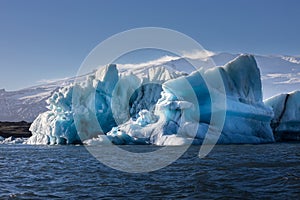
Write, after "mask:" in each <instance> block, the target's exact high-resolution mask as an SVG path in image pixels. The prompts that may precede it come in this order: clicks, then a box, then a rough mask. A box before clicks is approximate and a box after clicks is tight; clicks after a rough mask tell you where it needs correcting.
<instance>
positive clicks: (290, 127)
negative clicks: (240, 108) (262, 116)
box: [265, 91, 300, 141]
mask: <svg viewBox="0 0 300 200" xmlns="http://www.w3.org/2000/svg"><path fill="white" fill-rule="evenodd" d="M265 104H266V105H268V106H270V107H272V109H273V111H274V117H273V119H272V121H271V127H272V129H273V132H274V136H275V139H276V141H300V91H294V92H290V93H285V94H279V95H276V96H274V97H271V98H269V99H267V100H265Z"/></svg>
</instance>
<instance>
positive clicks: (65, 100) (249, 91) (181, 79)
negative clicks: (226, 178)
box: [27, 55, 274, 145]
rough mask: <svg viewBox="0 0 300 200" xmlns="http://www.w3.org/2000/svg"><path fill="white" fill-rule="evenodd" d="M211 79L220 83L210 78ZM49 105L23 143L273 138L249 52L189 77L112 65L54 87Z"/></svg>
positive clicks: (261, 140)
mask: <svg viewBox="0 0 300 200" xmlns="http://www.w3.org/2000/svg"><path fill="white" fill-rule="evenodd" d="M217 76H220V77H221V78H222V81H221V83H220V82H217V81H214V80H215V77H217ZM208 80H210V81H208ZM222 87H224V88H225V90H222V89H221V88H222ZM212 97H214V98H212ZM218 99H220V102H218V101H216V100H218ZM223 100H224V101H223ZM47 103H48V104H49V106H48V108H49V111H47V112H45V113H42V114H40V115H39V116H38V117H37V119H36V120H35V121H34V122H33V124H32V125H31V128H30V130H31V131H32V134H33V136H32V137H31V138H30V139H29V140H28V141H27V143H29V144H75V143H82V142H83V143H85V144H95V143H97V142H98V143H105V142H107V141H108V140H107V138H108V139H109V141H111V142H112V143H114V144H155V145H184V144H202V143H203V141H204V139H205V138H207V139H208V141H210V140H211V141H212V142H213V141H214V140H216V139H217V141H218V143H220V144H229V143H268V142H274V137H273V133H272V129H271V127H270V122H271V119H272V118H273V111H272V109H271V108H270V107H269V106H266V105H265V104H264V103H263V102H262V90H261V80H260V71H259V69H258V67H257V64H256V61H255V59H254V57H253V56H251V55H242V56H240V57H238V58H236V59H235V60H233V61H231V62H229V63H228V64H226V65H225V66H223V67H215V68H212V69H208V70H203V69H202V70H197V71H194V72H192V73H191V74H189V75H187V74H183V73H180V72H178V71H175V70H173V69H170V68H169V67H165V66H161V67H151V66H150V67H149V68H147V69H146V70H144V71H143V73H142V75H141V74H134V73H124V72H122V71H120V70H118V68H117V66H116V65H113V64H112V65H108V66H106V67H105V68H101V69H100V70H98V71H96V72H95V73H94V74H91V75H89V76H88V77H87V80H86V81H84V82H83V83H74V84H73V85H70V86H68V87H64V88H62V89H60V90H59V91H57V92H55V93H54V94H53V95H52V97H51V98H49V99H48V101H47ZM213 108H216V109H213ZM218 114H219V115H224V119H225V121H224V125H223V126H222V130H221V134H218V131H220V130H219V127H218V126H216V125H215V124H214V121H212V116H213V115H214V116H215V115H218ZM208 130H209V131H208ZM104 135H105V136H104ZM105 138H106V139H105Z"/></svg>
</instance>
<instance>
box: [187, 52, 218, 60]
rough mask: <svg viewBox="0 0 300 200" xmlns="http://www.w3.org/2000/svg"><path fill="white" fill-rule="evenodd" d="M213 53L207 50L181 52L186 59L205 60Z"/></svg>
mask: <svg viewBox="0 0 300 200" xmlns="http://www.w3.org/2000/svg"><path fill="white" fill-rule="evenodd" d="M213 55H215V53H214V52H212V51H208V50H202V51H192V52H183V57H184V58H188V59H201V60H207V59H209V58H210V57H211V56H213Z"/></svg>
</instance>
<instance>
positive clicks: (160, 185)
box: [0, 143, 300, 199]
mask: <svg viewBox="0 0 300 200" xmlns="http://www.w3.org/2000/svg"><path fill="white" fill-rule="evenodd" d="M299 147H300V143H289V144H288V143H278V144H266V145H219V146H216V147H215V149H214V150H213V151H212V152H211V153H210V154H209V155H208V156H207V157H206V158H204V159H199V158H198V157H197V154H198V151H199V147H198V146H193V147H191V148H190V149H189V150H188V151H187V152H186V153H185V154H184V155H183V156H182V157H181V158H180V159H179V160H177V161H176V162H175V163H173V164H172V165H170V166H168V167H166V168H163V169H161V170H158V171H155V172H149V173H143V174H129V173H124V172H119V171H116V170H113V169H110V168H108V167H106V166H104V165H103V164H101V163H100V162H99V161H97V160H96V159H95V158H94V157H93V156H91V155H90V154H89V153H88V152H87V151H86V149H85V148H84V147H83V146H27V145H0V199H56V198H63V199H79V198H84V199H100V198H102V199H117V198H126V199H148V198H158V199H161V198H163V199H165V198H167V199H170V198H186V199H228V198H230V199H257V198H263V199H270V198H271V199H299V197H300V151H299V150H300V148H299ZM124 148H125V149H127V150H131V151H137V150H140V151H148V150H147V148H154V149H155V148H156V147H149V146H125V147H124ZM175 150H176V147H174V151H175Z"/></svg>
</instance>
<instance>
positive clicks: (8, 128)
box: [0, 121, 32, 138]
mask: <svg viewBox="0 0 300 200" xmlns="http://www.w3.org/2000/svg"><path fill="white" fill-rule="evenodd" d="M30 125H31V123H29V122H25V121H20V122H0V136H1V137H3V138H8V137H14V138H22V137H31V136H32V134H31V132H30V131H29V127H30Z"/></svg>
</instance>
